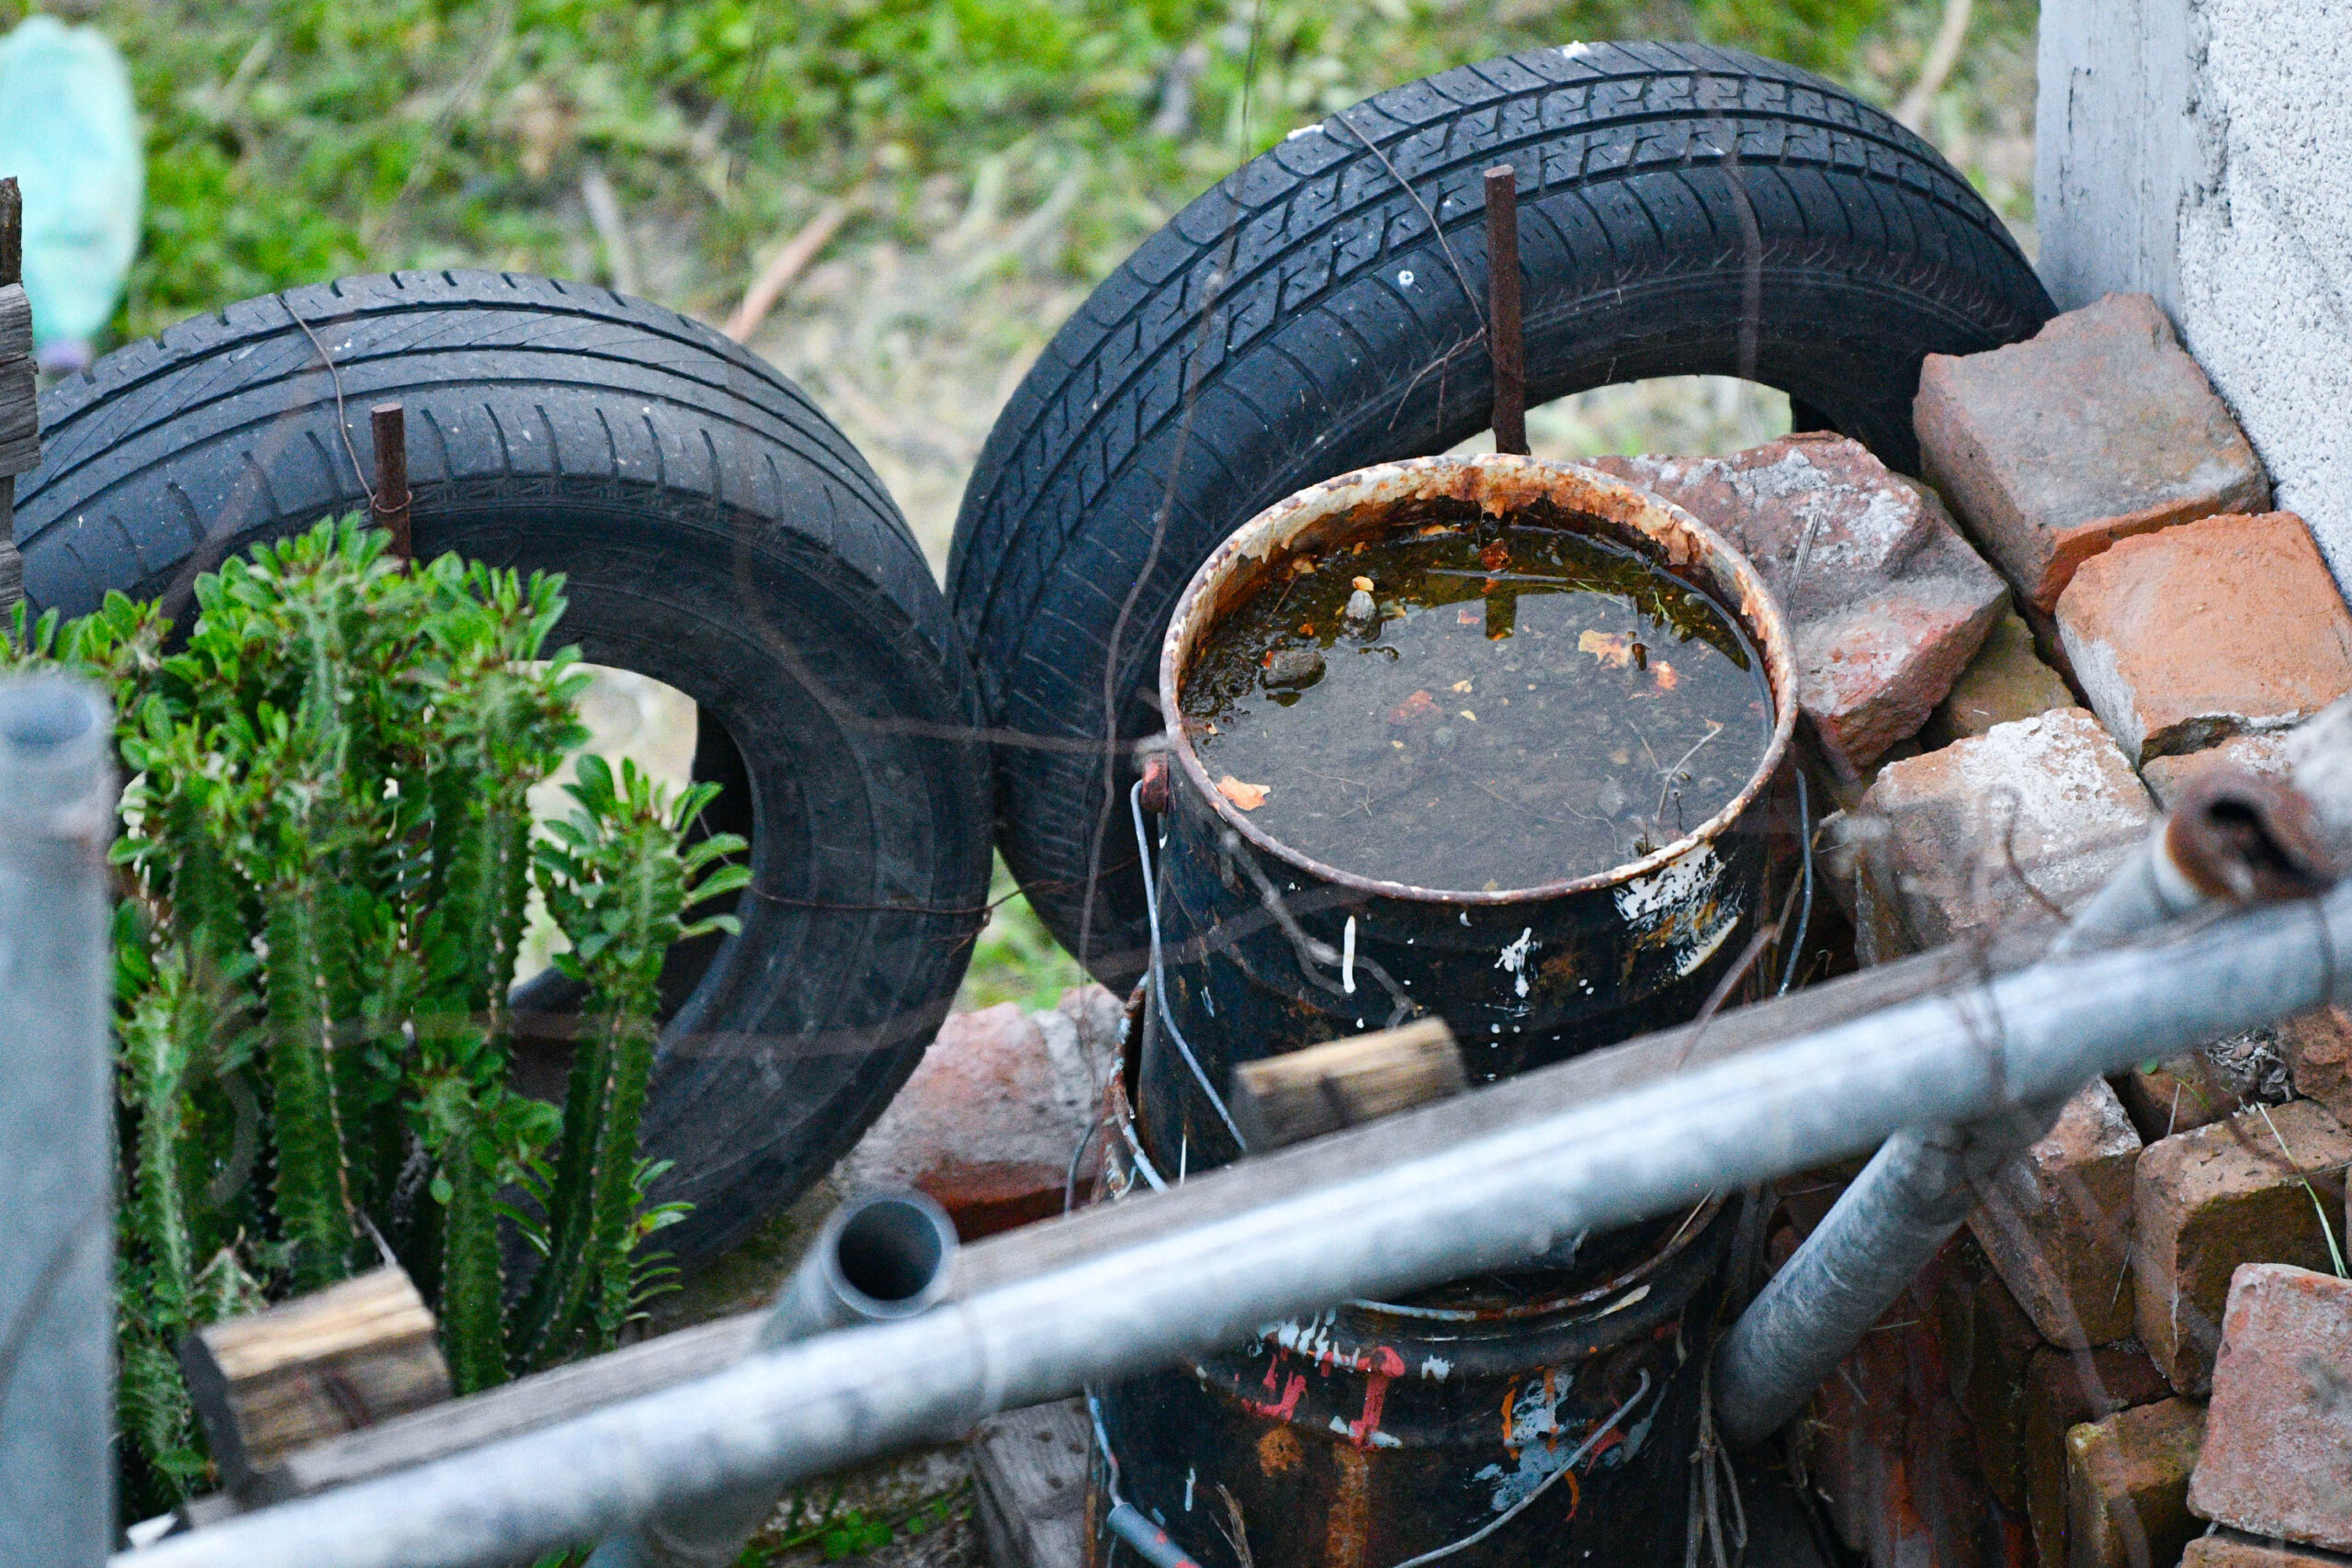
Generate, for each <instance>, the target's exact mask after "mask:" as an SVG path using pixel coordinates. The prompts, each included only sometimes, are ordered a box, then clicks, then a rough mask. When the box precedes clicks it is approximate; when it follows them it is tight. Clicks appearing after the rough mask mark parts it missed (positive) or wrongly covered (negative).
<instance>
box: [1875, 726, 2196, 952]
mask: <svg viewBox="0 0 2352 1568" xmlns="http://www.w3.org/2000/svg"><path fill="white" fill-rule="evenodd" d="M2154 820H2155V808H2154V804H2153V803H2152V802H2151V801H2150V800H2149V798H2148V792H2147V791H2146V789H2144V788H2143V787H2142V785H2141V784H2140V780H2139V778H2138V776H2137V775H2135V774H2134V773H2132V772H2131V765H2130V763H2128V762H2126V761H2124V758H2123V753H2122V752H2121V751H2120V750H2117V749H2116V745H2115V742H2114V741H2113V740H2111V739H2109V737H2108V734H2107V732H2106V731H2105V730H2103V729H2101V728H2099V725H2098V720H2097V719H2095V718H2093V717H2092V716H2090V715H2089V714H2087V713H2086V712H2084V711H2083V710H2082V709H2080V708H2060V709H2057V710H2055V711H2054V712H2051V713H2046V714H2040V715H2037V716H2034V717H2032V718H2025V719H2019V720H2018V721H2016V722H2015V723H2012V724H1996V725H1995V726H1994V727H1993V728H1990V729H1988V730H1986V731H1985V733H1984V734H1982V735H1978V736H1973V737H1971V738H1970V739H1965V740H1956V741H1954V742H1953V743H1952V744H1951V745H1950V746H1947V747H1945V748H1944V749H1943V750H1940V751H1930V752H1928V753H1927V754H1926V755H1925V756H1920V757H1914V758H1910V759H1908V760H1907V761H1900V762H1891V763H1889V764H1888V765H1887V766H1886V767H1885V768H1883V769H1882V770H1881V771H1880V773H1879V775H1878V782H1877V783H1875V784H1872V785H1871V789H1870V793H1869V794H1868V795H1865V796H1863V798H1862V803H1861V806H1860V808H1859V809H1858V810H1857V811H1856V812H1855V813H1853V820H1852V822H1851V823H1850V824H1849V826H1848V827H1847V828H1846V829H1845V836H1846V837H1847V838H1848V839H1849V840H1851V841H1853V842H1856V843H1858V844H1859V845H1860V850H1861V856H1862V859H1863V862H1864V865H1865V871H1866V874H1867V877H1868V879H1869V880H1866V882H1865V884H1864V887H1863V889H1862V891H1861V893H1860V894H1859V895H1858V904H1860V905H1861V906H1862V908H1863V910H1864V913H1865V915H1866V916H1867V915H1868V914H1869V912H1870V908H1869V906H1870V900H1871V897H1882V896H1883V897H1891V898H1892V899H1893V900H1894V903H1895V906H1896V908H1897V910H1898V912H1899V915H1900V920H1901V924H1902V927H1903V929H1904V930H1905V931H1907V933H1908V935H1909V937H1910V940H1911V942H1912V944H1913V945H1915V946H1917V947H1934V946H1938V945H1940V944H1941V943H1944V942H1950V941H1951V940H1953V939H1954V938H1955V937H1959V936H1962V935H1964V934H1966V933H1968V932H1970V931H1977V930H1981V929H1983V928H1985V927H1988V926H1992V925H1996V924H1999V923H2002V922H2005V921H2010V920H2016V919H2032V918H2035V917H2037V916H2039V915H2040V914H2041V912H2042V904H2043V901H2044V900H2047V901H2048V902H2049V903H2052V904H2055V905H2057V906H2059V907H2061V908H2064V907H2066V906H2069V905H2072V904H2074V903H2075V902H2077V901H2079V900H2081V899H2082V898H2084V897H2087V896H2089V895H2090V894H2091V893H2093V892H2095V891H2096V890H2097V889H2098V886H2099V884H2101V883H2102V882H2104V881H2105V880H2106V879H2107V876H2108V874H2109V873H2110V872H2111V871H2113V870H2114V868H2115V867H2116V866H2117V865H2118V864H2120V863H2121V862H2122V860H2123V859H2124V857H2125V856H2127V855H2128V854H2130V853H2131V849H2132V847H2133V846H2134V845H2136V844H2138V843H2139V842H2140V840H2142V839H2143V838H2144V837H2146V835H2147V832H2148V829H2149V828H2150V827H2151V826H2152V825H2153V824H2154ZM1875 890H1883V892H1880V891H1875ZM1860 924H1861V921H1860V920H1859V919H1858V920H1857V925H1858V927H1859V926H1860Z"/></svg>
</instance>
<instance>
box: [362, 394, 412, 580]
mask: <svg viewBox="0 0 2352 1568" xmlns="http://www.w3.org/2000/svg"><path fill="white" fill-rule="evenodd" d="M368 424H369V425H370V426H371V427H372V429H373V430H374V432H375V436H376V499H375V501H374V502H372V503H371V504H372V505H373V506H374V508H375V513H376V522H377V524H378V525H379V526H381V527H383V528H385V529H388V530H390V533H391V536H392V554H394V555H396V556H398V557H400V558H401V559H402V560H404V561H413V560H414V559H415V558H416V550H415V547H414V545H413V542H412V541H411V539H410V537H409V501H410V495H409V488H408V413H407V411H405V410H404V409H402V408H401V405H400V404H398V403H378V404H377V405H376V406H375V407H374V408H372V409H370V410H368Z"/></svg>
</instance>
